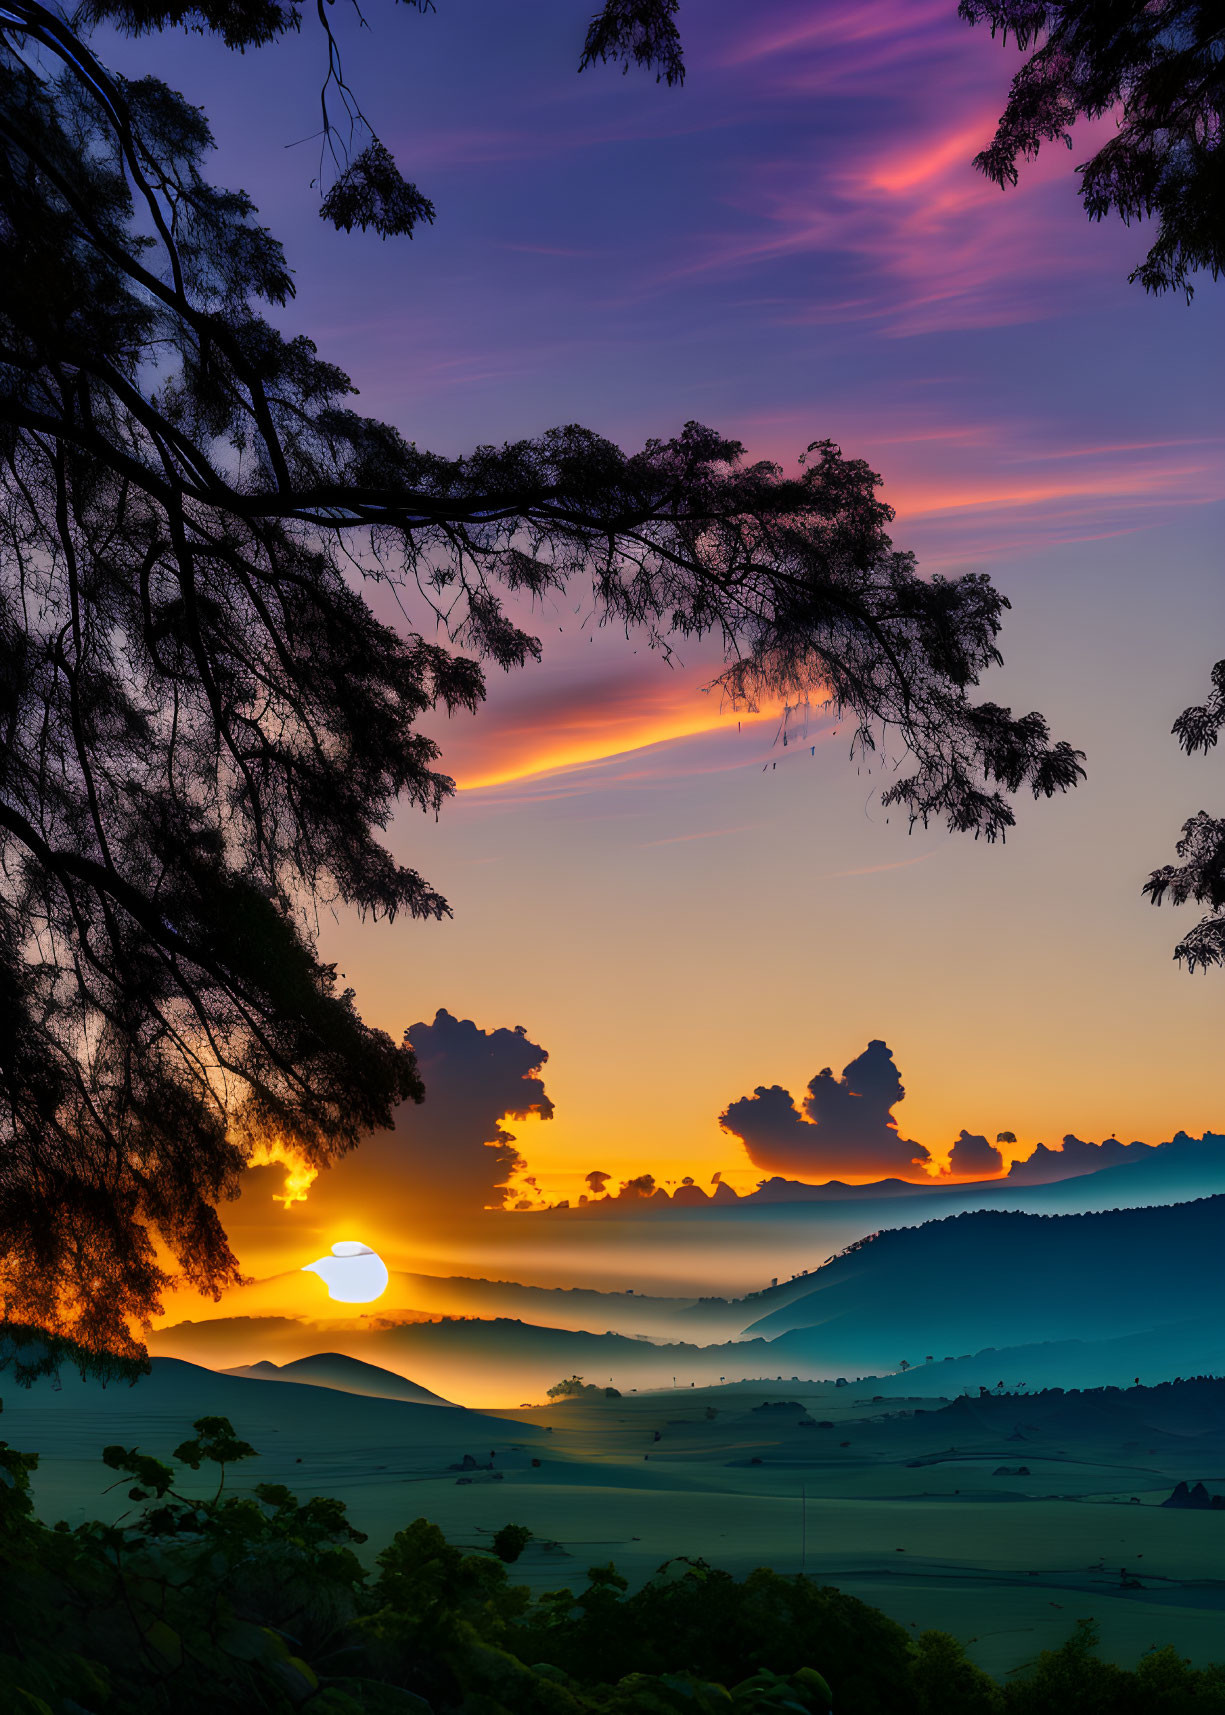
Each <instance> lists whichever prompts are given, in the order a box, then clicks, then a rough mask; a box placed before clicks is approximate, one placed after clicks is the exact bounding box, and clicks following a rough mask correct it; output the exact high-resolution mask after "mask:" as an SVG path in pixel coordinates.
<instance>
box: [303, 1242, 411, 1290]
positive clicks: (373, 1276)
mask: <svg viewBox="0 0 1225 1715" xmlns="http://www.w3.org/2000/svg"><path fill="white" fill-rule="evenodd" d="M302 1273H303V1274H317V1275H318V1276H319V1278H320V1279H321V1280H322V1281H323V1282H324V1283H325V1284H326V1286H327V1289H328V1297H329V1298H334V1299H336V1301H337V1302H338V1303H340V1304H373V1302H374V1300H375V1299H376V1298H381V1297H382V1296H383V1294H384V1293H385V1292H386V1290H387V1282H388V1281H389V1280H390V1278H391V1276H390V1275H389V1274H388V1272H387V1264H386V1263H385V1262H384V1261H383V1259H382V1257H381V1256H379V1254H378V1252H377V1251H372V1250H371V1249H370V1246H369V1245H364V1244H362V1243H361V1241H360V1240H359V1239H342V1240H341V1241H340V1243H339V1244H335V1245H333V1246H332V1254H331V1256H321V1257H318V1258H316V1260H315V1261H314V1262H308V1263H306V1264H305V1265H304V1267H303V1269H302Z"/></svg>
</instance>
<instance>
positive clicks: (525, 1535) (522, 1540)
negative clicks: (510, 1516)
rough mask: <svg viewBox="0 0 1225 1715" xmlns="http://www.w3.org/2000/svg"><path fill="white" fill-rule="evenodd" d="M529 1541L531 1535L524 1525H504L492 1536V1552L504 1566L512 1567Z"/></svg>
mask: <svg viewBox="0 0 1225 1715" xmlns="http://www.w3.org/2000/svg"><path fill="white" fill-rule="evenodd" d="M531 1540H532V1533H531V1531H530V1530H529V1529H528V1528H527V1526H526V1525H525V1524H504V1525H503V1526H502V1528H501V1530H499V1531H497V1532H495V1534H494V1539H493V1552H494V1553H495V1554H496V1555H497V1557H498V1559H499V1560H500V1561H502V1563H503V1564H504V1565H506V1566H513V1565H514V1563H515V1561H516V1560H518V1559H519V1557H520V1555H521V1554H522V1553H523V1550H524V1549H525V1548H526V1547H527V1545H528V1543H529V1542H530V1541H531Z"/></svg>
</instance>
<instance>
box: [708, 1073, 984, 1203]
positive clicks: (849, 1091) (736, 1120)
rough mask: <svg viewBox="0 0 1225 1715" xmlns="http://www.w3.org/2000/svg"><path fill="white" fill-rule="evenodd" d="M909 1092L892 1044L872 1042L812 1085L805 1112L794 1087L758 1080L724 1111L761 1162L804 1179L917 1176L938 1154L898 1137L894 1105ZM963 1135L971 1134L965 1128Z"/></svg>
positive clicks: (723, 1118)
mask: <svg viewBox="0 0 1225 1715" xmlns="http://www.w3.org/2000/svg"><path fill="white" fill-rule="evenodd" d="M905 1095H906V1091H905V1089H904V1088H903V1086H902V1080H901V1078H900V1077H899V1075H898V1069H897V1067H896V1066H895V1065H894V1063H893V1055H892V1054H891V1053H890V1051H889V1048H888V1046H887V1044H886V1043H884V1042H881V1041H879V1040H877V1041H874V1042H869V1044H868V1046H867V1048H866V1049H865V1051H864V1052H863V1053H862V1054H861V1055H860V1056H859V1058H858V1059H857V1060H852V1061H851V1063H850V1065H849V1066H845V1067H844V1068H843V1071H842V1076H841V1078H835V1077H834V1074H833V1072H832V1071H831V1070H830V1068H829V1067H828V1066H826V1067H825V1068H824V1069H823V1070H822V1071H820V1072H818V1073H817V1075H816V1077H815V1078H814V1079H813V1080H812V1082H811V1083H810V1084H809V1086H808V1094H807V1096H806V1097H805V1098H804V1106H803V1112H802V1113H801V1112H800V1110H799V1109H798V1108H797V1107H796V1105H795V1101H794V1098H793V1097H792V1095H791V1092H790V1090H784V1089H783V1088H782V1087H781V1085H779V1084H772V1085H771V1086H770V1087H769V1088H768V1089H767V1088H766V1086H765V1085H764V1084H759V1085H758V1087H757V1088H756V1090H754V1092H753V1094H752V1095H751V1096H744V1097H742V1098H741V1099H740V1101H738V1102H733V1103H732V1104H731V1106H730V1107H729V1108H727V1109H726V1110H725V1112H724V1113H722V1114H720V1116H719V1124H720V1125H721V1126H722V1127H723V1129H724V1131H726V1132H729V1133H730V1134H731V1135H732V1136H733V1137H738V1138H739V1139H740V1141H741V1142H742V1143H743V1144H744V1147H745V1149H746V1150H747V1152H748V1157H749V1160H750V1161H751V1162H752V1163H753V1165H754V1167H761V1168H764V1169H765V1170H766V1172H768V1173H775V1174H782V1175H784V1176H786V1177H789V1178H798V1179H804V1180H809V1181H812V1180H820V1179H833V1178H836V1177H838V1176H840V1175H843V1174H848V1173H849V1174H852V1175H853V1176H854V1177H856V1178H873V1179H887V1178H890V1177H895V1176H901V1177H903V1178H911V1177H913V1176H914V1173H915V1169H916V1168H918V1169H923V1168H925V1167H926V1166H927V1164H928V1163H929V1162H930V1160H931V1155H930V1153H929V1152H928V1151H927V1150H926V1149H925V1148H924V1147H923V1145H922V1144H921V1143H915V1142H913V1141H912V1140H911V1139H909V1138H904V1137H902V1136H900V1135H899V1133H898V1129H897V1122H896V1120H895V1119H894V1118H893V1112H892V1110H893V1109H894V1108H895V1107H896V1106H897V1104H898V1103H899V1102H900V1101H902V1100H904V1098H905ZM962 1135H963V1136H964V1135H965V1133H963V1134H962Z"/></svg>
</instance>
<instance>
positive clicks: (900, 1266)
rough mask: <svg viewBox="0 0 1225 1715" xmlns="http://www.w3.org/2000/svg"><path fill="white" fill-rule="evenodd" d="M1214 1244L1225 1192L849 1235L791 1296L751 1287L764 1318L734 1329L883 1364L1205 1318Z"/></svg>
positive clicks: (791, 1348) (1216, 1274)
mask: <svg viewBox="0 0 1225 1715" xmlns="http://www.w3.org/2000/svg"><path fill="white" fill-rule="evenodd" d="M1123 1171H1125V1172H1134V1171H1136V1169H1134V1168H1131V1167H1128V1168H1126V1169H1123ZM1223 1240H1225V1197H1208V1198H1202V1199H1200V1200H1198V1201H1196V1202H1193V1203H1179V1204H1175V1205H1173V1206H1170V1207H1166V1206H1157V1207H1154V1208H1137V1209H1115V1210H1110V1211H1107V1212H1105V1213H1098V1214H1085V1215H1029V1214H1017V1213H1013V1212H1004V1211H999V1210H977V1211H975V1212H973V1213H970V1214H963V1215H955V1216H952V1217H950V1218H949V1219H946V1220H943V1221H933V1222H928V1223H926V1224H925V1225H923V1226H920V1227H898V1228H894V1229H892V1230H891V1231H888V1232H883V1233H877V1234H875V1235H873V1236H871V1237H869V1238H866V1239H862V1240H860V1241H859V1242H858V1243H857V1244H855V1245H852V1246H851V1247H850V1249H849V1250H847V1251H845V1252H843V1253H842V1254H841V1255H840V1256H837V1257H833V1258H831V1259H830V1261H829V1262H827V1263H825V1264H824V1266H823V1267H821V1268H819V1269H817V1270H816V1272H815V1273H814V1274H813V1275H812V1276H810V1279H809V1290H808V1291H807V1292H805V1293H804V1294H802V1295H801V1296H799V1297H793V1298H792V1299H791V1301H790V1302H789V1303H786V1304H782V1305H780V1306H779V1307H778V1308H777V1309H776V1308H774V1307H773V1306H772V1305H771V1304H770V1297H771V1295H770V1293H768V1292H765V1293H761V1294H759V1295H758V1298H757V1304H758V1306H759V1307H761V1308H764V1309H765V1314H764V1315H759V1316H758V1317H757V1318H755V1319H754V1320H753V1321H752V1322H750V1323H749V1324H748V1325H747V1327H746V1328H745V1334H746V1336H748V1337H753V1336H755V1335H764V1336H765V1337H766V1338H767V1339H770V1340H772V1341H773V1342H775V1343H776V1345H777V1346H778V1350H780V1352H781V1351H783V1350H785V1351H787V1352H788V1353H789V1354H792V1355H794V1356H796V1357H798V1356H799V1355H800V1354H801V1353H811V1354H812V1356H813V1357H814V1358H815V1357H816V1356H817V1355H818V1354H820V1356H821V1357H822V1358H823V1359H825V1360H829V1359H831V1358H833V1359H835V1360H836V1361H845V1362H848V1363H849V1362H857V1363H860V1364H865V1363H866V1364H868V1365H880V1364H882V1363H888V1364H889V1366H890V1367H891V1368H893V1367H896V1366H897V1364H898V1362H899V1360H900V1359H901V1358H903V1357H904V1358H906V1359H907V1360H908V1361H909V1362H911V1363H914V1362H919V1361H922V1360H923V1359H924V1358H925V1357H928V1356H935V1357H943V1356H945V1355H948V1354H950V1353H952V1354H954V1355H956V1354H957V1353H958V1352H959V1351H962V1352H964V1351H975V1350H977V1349H979V1348H981V1347H983V1346H986V1345H994V1346H1015V1345H1021V1344H1024V1343H1027V1342H1032V1341H1035V1340H1068V1339H1077V1340H1102V1339H1110V1338H1113V1337H1115V1336H1118V1335H1122V1334H1129V1333H1133V1332H1136V1331H1138V1330H1141V1329H1150V1328H1155V1327H1159V1326H1160V1325H1162V1324H1163V1323H1171V1324H1173V1323H1183V1322H1186V1321H1188V1320H1194V1319H1196V1318H1198V1317H1207V1316H1211V1315H1213V1314H1214V1312H1215V1307H1216V1306H1217V1305H1219V1304H1220V1302H1221V1300H1222V1296H1223V1294H1225V1243H1223V1242H1222V1241H1223ZM780 1341H781V1342H782V1343H781V1344H780V1343H779V1342H780Z"/></svg>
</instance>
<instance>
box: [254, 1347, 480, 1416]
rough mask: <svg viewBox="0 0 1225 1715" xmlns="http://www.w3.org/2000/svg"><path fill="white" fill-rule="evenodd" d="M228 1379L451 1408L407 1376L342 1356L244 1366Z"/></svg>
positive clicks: (319, 1354) (318, 1354)
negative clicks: (290, 1384) (296, 1384)
mask: <svg viewBox="0 0 1225 1715" xmlns="http://www.w3.org/2000/svg"><path fill="white" fill-rule="evenodd" d="M223 1373H224V1374H225V1375H228V1376H246V1377H248V1378H249V1379H250V1380H251V1381H265V1382H305V1383H307V1384H308V1385H309V1386H311V1387H330V1388H339V1389H340V1391H341V1392H342V1393H356V1394H361V1395H363V1396H364V1397H366V1398H371V1399H406V1400H410V1401H411V1402H412V1403H413V1404H414V1405H445V1406H447V1407H448V1408H449V1407H450V1405H451V1402H450V1400H446V1399H443V1398H441V1397H440V1395H438V1394H436V1393H431V1392H430V1390H429V1388H424V1387H419V1386H418V1384H417V1383H416V1382H414V1381H409V1379H408V1377H407V1376H400V1375H396V1374H395V1372H394V1371H392V1370H381V1369H379V1368H378V1366H377V1365H376V1364H365V1363H362V1361H361V1359H360V1358H349V1357H346V1356H345V1354H344V1353H343V1352H314V1353H312V1354H311V1356H310V1357H309V1358H292V1359H291V1360H290V1361H289V1363H287V1364H274V1363H272V1362H271V1360H270V1359H268V1358H263V1359H261V1360H260V1361H259V1362H258V1363H254V1364H241V1365H239V1366H238V1367H237V1368H236V1369H230V1370H225V1371H224V1372H223Z"/></svg>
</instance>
